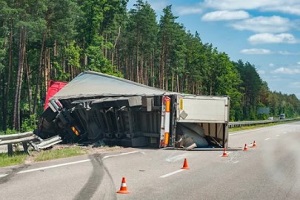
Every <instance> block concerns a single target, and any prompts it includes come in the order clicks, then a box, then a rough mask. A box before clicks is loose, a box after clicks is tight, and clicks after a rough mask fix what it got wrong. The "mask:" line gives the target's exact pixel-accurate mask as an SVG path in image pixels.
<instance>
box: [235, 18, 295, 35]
mask: <svg viewBox="0 0 300 200" xmlns="http://www.w3.org/2000/svg"><path fill="white" fill-rule="evenodd" d="M231 26H232V27H233V28H235V29H237V30H240V31H243V30H248V31H253V32H259V33H266V32H267V33H282V32H286V31H288V30H290V29H291V28H292V23H291V22H290V20H289V19H288V18H283V17H279V16H272V17H262V16H260V17H254V18H250V19H245V20H242V21H239V22H236V23H233V24H232V25H231Z"/></svg>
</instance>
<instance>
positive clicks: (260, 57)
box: [127, 0, 300, 99]
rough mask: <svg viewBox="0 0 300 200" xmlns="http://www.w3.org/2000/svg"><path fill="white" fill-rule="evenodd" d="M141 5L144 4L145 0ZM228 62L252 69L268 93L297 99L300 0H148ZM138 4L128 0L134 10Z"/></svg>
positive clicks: (299, 93) (299, 89) (299, 97)
mask: <svg viewBox="0 0 300 200" xmlns="http://www.w3.org/2000/svg"><path fill="white" fill-rule="evenodd" d="M144 1H145V0H144ZM147 2H148V3H149V4H150V5H151V7H152V8H153V9H154V10H155V12H156V14H157V20H158V21H159V19H160V16H161V15H162V10H163V9H164V8H165V7H166V6H168V5H172V12H173V14H174V15H175V16H177V17H178V18H177V20H176V22H178V23H181V24H183V25H184V27H185V28H186V30H187V31H188V30H189V31H191V33H195V32H196V31H197V32H198V33H199V35H200V38H201V40H202V42H203V43H211V44H212V45H213V47H216V48H217V49H218V51H219V52H225V53H226V54H227V55H228V56H229V57H230V59H231V60H232V61H238V60H242V61H243V62H249V63H250V64H252V65H254V66H255V68H256V70H257V72H258V73H259V75H260V77H261V79H262V80H263V81H266V82H267V83H268V86H269V88H270V90H271V91H277V92H281V93H284V94H295V95H296V96H297V97H298V99H300V0H148V1H147ZM134 3H136V0H129V2H128V6H127V8H128V9H130V8H133V4H134Z"/></svg>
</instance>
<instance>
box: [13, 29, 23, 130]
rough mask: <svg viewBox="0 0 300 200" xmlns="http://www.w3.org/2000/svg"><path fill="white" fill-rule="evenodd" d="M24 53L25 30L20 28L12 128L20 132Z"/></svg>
mask: <svg viewBox="0 0 300 200" xmlns="http://www.w3.org/2000/svg"><path fill="white" fill-rule="evenodd" d="M25 51H26V29H25V28H24V27H21V28H20V42H19V64H18V74H17V85H16V93H15V101H14V102H15V103H14V120H13V128H14V129H15V130H18V131H20V123H21V122H20V101H21V91H22V82H23V80H22V78H23V68H24V60H25Z"/></svg>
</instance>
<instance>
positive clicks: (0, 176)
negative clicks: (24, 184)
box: [0, 174, 8, 178]
mask: <svg viewBox="0 0 300 200" xmlns="http://www.w3.org/2000/svg"><path fill="white" fill-rule="evenodd" d="M7 175H8V174H0V178H2V177H5V176H7Z"/></svg>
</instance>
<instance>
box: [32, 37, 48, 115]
mask: <svg viewBox="0 0 300 200" xmlns="http://www.w3.org/2000/svg"><path fill="white" fill-rule="evenodd" d="M45 40H46V32H44V33H43V39H42V47H41V53H40V62H39V68H38V71H37V76H36V82H35V95H34V99H33V110H32V112H33V113H36V111H37V102H38V95H39V94H40V78H41V76H42V66H43V55H44V53H43V52H44V47H45Z"/></svg>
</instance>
